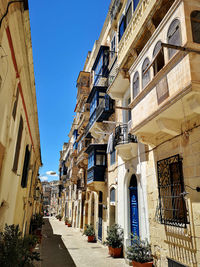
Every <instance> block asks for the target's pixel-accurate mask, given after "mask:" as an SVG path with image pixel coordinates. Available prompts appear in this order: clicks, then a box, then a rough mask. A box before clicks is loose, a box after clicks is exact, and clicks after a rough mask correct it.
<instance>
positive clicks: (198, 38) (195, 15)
mask: <svg viewBox="0 0 200 267" xmlns="http://www.w3.org/2000/svg"><path fill="white" fill-rule="evenodd" d="M191 26H192V37H193V42H194V43H198V44H200V11H198V10H195V11H193V12H192V13H191Z"/></svg>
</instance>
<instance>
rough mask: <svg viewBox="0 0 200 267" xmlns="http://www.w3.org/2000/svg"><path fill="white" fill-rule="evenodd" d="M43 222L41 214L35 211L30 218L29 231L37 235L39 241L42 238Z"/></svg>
mask: <svg viewBox="0 0 200 267" xmlns="http://www.w3.org/2000/svg"><path fill="white" fill-rule="evenodd" d="M43 224H44V221H43V215H42V214H40V213H37V214H35V215H33V217H32V219H31V233H32V234H34V235H36V236H37V237H38V240H39V242H40V243H41V240H42V225H43Z"/></svg>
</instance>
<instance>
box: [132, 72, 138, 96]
mask: <svg viewBox="0 0 200 267" xmlns="http://www.w3.org/2000/svg"><path fill="white" fill-rule="evenodd" d="M138 93H139V72H138V71H137V72H136V73H135V74H134V76H133V98H135V97H136V96H137V95H138Z"/></svg>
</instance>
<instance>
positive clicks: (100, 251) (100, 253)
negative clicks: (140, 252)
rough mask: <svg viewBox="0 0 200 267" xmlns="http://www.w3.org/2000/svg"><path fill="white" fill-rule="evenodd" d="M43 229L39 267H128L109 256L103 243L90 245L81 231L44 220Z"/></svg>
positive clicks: (58, 222)
mask: <svg viewBox="0 0 200 267" xmlns="http://www.w3.org/2000/svg"><path fill="white" fill-rule="evenodd" d="M44 220H45V225H43V229H42V234H43V237H42V243H41V246H40V254H41V258H42V261H41V262H40V263H36V266H37V267H47V266H48V267H62V266H65V267H66V266H67V267H73V266H77V267H86V266H87V267H90V266H91V267H93V266H95V267H123V266H124V267H125V266H128V265H127V264H126V263H125V260H124V259H123V258H120V259H117V258H116V259H114V258H112V257H111V256H110V255H108V248H107V247H104V246H103V245H101V244H100V243H98V242H97V243H88V242H87V237H85V236H83V235H82V234H81V232H80V231H79V229H74V228H72V227H70V228H69V227H67V226H66V225H65V224H64V222H63V221H61V222H60V221H58V220H57V219H55V218H54V217H49V218H45V219H44Z"/></svg>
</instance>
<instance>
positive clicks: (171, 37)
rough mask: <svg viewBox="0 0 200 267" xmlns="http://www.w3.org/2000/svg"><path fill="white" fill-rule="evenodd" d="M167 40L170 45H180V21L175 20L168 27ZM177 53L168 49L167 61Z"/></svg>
mask: <svg viewBox="0 0 200 267" xmlns="http://www.w3.org/2000/svg"><path fill="white" fill-rule="evenodd" d="M167 40H168V44H172V45H177V46H179V45H181V27H180V21H179V20H178V19H175V20H174V21H172V23H171V24H170V26H169V29H168V33H167ZM176 52H177V50H175V49H172V48H169V50H168V53H169V59H170V58H172V56H173V55H174V54H175V53H176Z"/></svg>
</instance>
